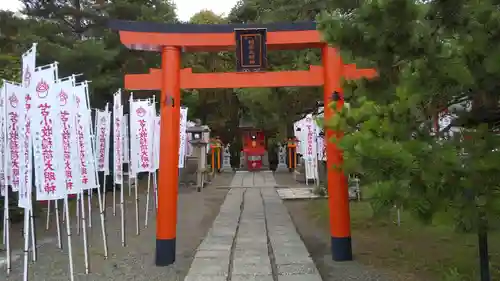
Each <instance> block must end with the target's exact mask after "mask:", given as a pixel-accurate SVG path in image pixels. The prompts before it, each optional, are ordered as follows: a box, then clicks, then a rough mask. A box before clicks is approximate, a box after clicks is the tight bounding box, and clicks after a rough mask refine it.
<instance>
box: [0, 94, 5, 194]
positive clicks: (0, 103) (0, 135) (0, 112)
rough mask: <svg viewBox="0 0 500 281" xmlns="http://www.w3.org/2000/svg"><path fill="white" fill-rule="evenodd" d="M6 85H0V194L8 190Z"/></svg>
mask: <svg viewBox="0 0 500 281" xmlns="http://www.w3.org/2000/svg"><path fill="white" fill-rule="evenodd" d="M5 98H6V94H5V87H4V86H2V87H0V130H1V131H0V161H1V163H0V195H2V196H3V195H5V192H6V190H7V175H6V172H7V171H6V170H7V118H6V116H7V101H6V99H5Z"/></svg>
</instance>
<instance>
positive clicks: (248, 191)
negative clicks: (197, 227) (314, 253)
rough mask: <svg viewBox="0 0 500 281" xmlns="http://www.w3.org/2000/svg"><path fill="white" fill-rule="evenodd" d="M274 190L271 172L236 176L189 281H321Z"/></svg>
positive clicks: (199, 251) (195, 259)
mask: <svg viewBox="0 0 500 281" xmlns="http://www.w3.org/2000/svg"><path fill="white" fill-rule="evenodd" d="M275 186H276V181H275V179H274V175H273V173H272V172H259V173H251V172H246V173H244V172H239V173H238V172H237V173H235V174H234V177H233V179H232V181H231V187H232V189H231V190H230V191H229V192H228V195H227V196H226V200H225V202H224V203H223V205H222V206H221V210H220V213H219V215H218V216H217V218H216V219H215V221H214V223H213V226H212V229H211V230H210V231H209V232H208V234H207V236H206V238H205V239H204V240H203V242H202V243H201V244H200V246H199V248H198V250H197V252H196V254H195V258H194V260H193V263H192V266H191V269H190V270H189V273H188V275H187V276H186V279H185V281H222V280H224V281H243V280H245V281H247V280H248V281H296V280H297V281H299V280H300V281H320V280H321V277H320V275H319V273H318V270H317V269H316V266H315V265H314V263H313V261H312V259H311V257H310V256H309V253H308V252H307V249H306V247H305V245H304V243H303V242H302V240H301V239H300V236H299V235H298V234H297V231H296V229H295V227H294V225H293V222H292V220H291V218H290V215H289V214H288V210H287V209H286V207H285V206H284V205H283V202H282V199H281V198H280V196H279V195H278V193H277V192H276V190H275V188H274V187H275ZM224 277H227V279H222V278H224Z"/></svg>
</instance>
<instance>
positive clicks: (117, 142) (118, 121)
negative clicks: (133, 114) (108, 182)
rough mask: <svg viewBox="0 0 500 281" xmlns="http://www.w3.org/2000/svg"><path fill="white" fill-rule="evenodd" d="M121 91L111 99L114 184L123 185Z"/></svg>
mask: <svg viewBox="0 0 500 281" xmlns="http://www.w3.org/2000/svg"><path fill="white" fill-rule="evenodd" d="M121 96H122V95H121V90H118V92H116V93H115V95H114V97H113V147H114V149H113V174H114V181H115V183H116V184H122V183H123V161H122V159H123V156H122V153H123V150H122V147H123V144H122V142H123V136H122V132H123V130H122V124H123V121H122V119H123V106H122V97H121Z"/></svg>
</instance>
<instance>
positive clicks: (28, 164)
mask: <svg viewBox="0 0 500 281" xmlns="http://www.w3.org/2000/svg"><path fill="white" fill-rule="evenodd" d="M22 65H23V70H22V85H23V88H24V98H23V101H24V102H23V105H24V118H23V120H24V124H22V129H21V133H22V135H23V136H24V140H23V142H22V143H21V149H20V174H21V185H20V186H19V188H20V190H19V201H18V207H20V208H25V209H31V207H32V202H31V194H32V189H33V186H32V185H33V181H32V171H33V145H32V139H31V115H30V111H33V110H34V109H33V108H31V107H32V95H33V93H35V91H36V89H35V88H36V85H35V84H34V83H32V76H33V71H34V70H35V67H36V44H33V47H32V48H31V49H30V50H28V51H27V52H26V53H24V54H23V56H22Z"/></svg>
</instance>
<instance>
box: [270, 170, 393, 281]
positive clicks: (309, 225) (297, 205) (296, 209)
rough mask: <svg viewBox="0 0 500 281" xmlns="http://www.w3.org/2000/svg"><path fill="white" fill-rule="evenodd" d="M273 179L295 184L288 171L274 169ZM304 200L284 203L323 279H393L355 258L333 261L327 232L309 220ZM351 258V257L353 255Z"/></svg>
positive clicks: (290, 185) (387, 280)
mask: <svg viewBox="0 0 500 281" xmlns="http://www.w3.org/2000/svg"><path fill="white" fill-rule="evenodd" d="M275 178H276V183H277V184H278V185H279V186H287V187H298V186H300V184H298V183H297V182H296V181H295V180H294V179H293V177H292V175H291V174H289V173H276V175H275ZM307 204H308V201H305V200H293V201H291V200H289V201H285V206H286V207H287V208H288V212H289V213H290V216H291V217H292V220H293V222H294V224H295V227H296V228H297V231H298V233H299V234H300V236H301V238H302V240H303V241H304V243H305V245H306V247H307V250H308V251H309V253H310V254H311V256H312V258H313V260H314V263H315V264H316V266H317V268H318V270H319V272H320V274H321V277H322V278H323V280H324V281H393V279H391V278H389V277H388V276H386V275H385V274H382V273H380V272H378V271H377V270H374V269H372V268H370V267H368V266H365V265H363V264H360V263H359V262H356V261H352V262H334V261H332V258H331V253H330V235H329V234H328V233H327V232H326V231H325V230H324V229H321V228H320V227H318V226H317V225H316V224H315V223H314V222H313V221H311V219H310V217H309V215H308V214H307V212H306V211H305V210H306V207H307ZM355 239H356V238H355V237H354V238H353V242H354V243H353V244H354V245H353V249H354V253H353V254H354V256H355V255H356V245H355ZM354 258H355V257H354Z"/></svg>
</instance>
